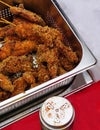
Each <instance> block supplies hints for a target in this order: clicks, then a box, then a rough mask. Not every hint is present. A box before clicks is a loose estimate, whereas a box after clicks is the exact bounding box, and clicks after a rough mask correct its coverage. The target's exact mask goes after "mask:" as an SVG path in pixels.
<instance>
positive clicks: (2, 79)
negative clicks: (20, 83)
mask: <svg viewBox="0 0 100 130" xmlns="http://www.w3.org/2000/svg"><path fill="white" fill-rule="evenodd" d="M0 87H1V88H2V89H3V90H5V91H9V92H13V91H14V86H13V85H12V83H11V81H10V80H9V78H8V77H7V76H5V75H3V74H1V73H0Z"/></svg>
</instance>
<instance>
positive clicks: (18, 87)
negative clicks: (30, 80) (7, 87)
mask: <svg viewBox="0 0 100 130" xmlns="http://www.w3.org/2000/svg"><path fill="white" fill-rule="evenodd" d="M13 85H14V91H13V93H12V96H15V95H17V94H20V93H22V92H24V91H25V89H26V88H27V83H26V82H25V80H24V79H23V78H22V77H20V78H18V79H16V80H15V81H14V82H13Z"/></svg>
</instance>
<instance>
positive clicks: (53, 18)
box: [0, 0, 96, 115]
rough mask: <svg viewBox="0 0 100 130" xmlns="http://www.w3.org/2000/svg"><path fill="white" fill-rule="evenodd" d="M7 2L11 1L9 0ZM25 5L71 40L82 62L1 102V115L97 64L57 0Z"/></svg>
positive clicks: (34, 1)
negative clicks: (64, 72)
mask: <svg viewBox="0 0 100 130" xmlns="http://www.w3.org/2000/svg"><path fill="white" fill-rule="evenodd" d="M16 1H17V0H16ZM7 2H8V3H9V0H8V1H7ZM10 3H11V0H10ZM24 5H25V8H27V9H30V10H31V11H34V12H36V13H38V14H40V15H41V16H42V17H43V19H44V20H45V21H46V22H47V24H48V25H49V26H52V27H56V28H58V29H59V30H60V31H61V32H62V34H63V36H64V39H65V42H66V44H68V41H70V46H71V47H72V48H73V49H74V50H75V51H76V52H77V54H78V56H79V59H80V62H79V64H78V65H77V66H76V68H74V69H73V70H71V71H70V72H68V73H66V74H63V75H61V76H59V77H57V78H54V79H52V80H50V81H48V82H45V83H43V84H41V85H39V86H36V87H35V88H32V89H30V90H27V91H25V92H24V93H21V94H19V95H17V96H14V97H12V98H9V99H7V100H5V101H2V102H0V115H3V114H5V113H7V112H10V111H11V110H14V109H16V108H18V107H20V106H22V105H24V104H26V103H28V102H30V101H32V100H35V99H38V98H39V97H41V96H43V95H45V94H48V93H49V92H52V91H54V90H57V89H59V88H61V87H62V86H64V85H66V84H67V85H68V84H69V83H70V82H71V81H72V79H73V78H74V76H76V75H77V74H79V73H81V72H83V71H85V70H88V69H90V68H91V67H93V66H94V65H95V64H96V59H95V57H94V56H93V54H92V53H91V52H90V50H89V49H88V48H87V46H86V45H85V43H84V41H83V40H82V39H81V37H80V36H79V34H78V33H77V31H76V30H75V29H74V26H73V25H72V24H71V22H70V20H69V19H68V17H67V16H66V15H65V14H64V13H63V11H62V9H61V8H60V6H59V5H58V3H57V1H56V0H46V1H44V0H40V1H39V2H38V1H36V0H28V1H27V0H24ZM40 5H41V6H40ZM2 8H3V7H2Z"/></svg>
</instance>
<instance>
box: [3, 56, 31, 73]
mask: <svg viewBox="0 0 100 130" xmlns="http://www.w3.org/2000/svg"><path fill="white" fill-rule="evenodd" d="M32 67H33V65H32V58H31V57H27V56H18V57H17V56H9V57H8V58H6V59H5V60H3V61H2V62H1V63H0V72H2V73H4V74H9V73H10V74H14V73H18V72H25V71H29V70H32Z"/></svg>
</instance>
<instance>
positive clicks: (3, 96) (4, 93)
mask: <svg viewBox="0 0 100 130" xmlns="http://www.w3.org/2000/svg"><path fill="white" fill-rule="evenodd" d="M10 96H11V93H10V92H8V91H5V90H2V89H0V101H3V100H6V99H8V98H9V97H10Z"/></svg>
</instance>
